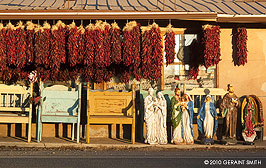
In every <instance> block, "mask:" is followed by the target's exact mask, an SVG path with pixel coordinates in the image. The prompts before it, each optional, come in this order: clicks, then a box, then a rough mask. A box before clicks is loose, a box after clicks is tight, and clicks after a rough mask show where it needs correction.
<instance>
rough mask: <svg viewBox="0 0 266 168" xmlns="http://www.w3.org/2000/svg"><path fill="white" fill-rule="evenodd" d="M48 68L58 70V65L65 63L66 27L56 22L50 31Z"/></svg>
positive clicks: (60, 22)
mask: <svg viewBox="0 0 266 168" xmlns="http://www.w3.org/2000/svg"><path fill="white" fill-rule="evenodd" d="M51 33H52V40H51V42H52V43H51V55H50V68H52V69H56V70H59V69H60V65H61V64H64V63H66V45H65V41H66V25H65V24H64V23H63V22H62V21H58V22H57V24H56V25H53V27H52V29H51Z"/></svg>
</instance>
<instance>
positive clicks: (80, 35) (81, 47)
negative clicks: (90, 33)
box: [77, 25, 86, 64]
mask: <svg viewBox="0 0 266 168" xmlns="http://www.w3.org/2000/svg"><path fill="white" fill-rule="evenodd" d="M77 41H78V58H77V63H78V64H81V63H83V58H84V55H85V53H86V50H85V45H86V44H85V29H84V27H83V25H80V26H79V27H78V32H77Z"/></svg>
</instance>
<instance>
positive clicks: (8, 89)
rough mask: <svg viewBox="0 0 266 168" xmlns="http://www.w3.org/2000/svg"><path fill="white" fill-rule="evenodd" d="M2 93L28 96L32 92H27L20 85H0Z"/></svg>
mask: <svg viewBox="0 0 266 168" xmlns="http://www.w3.org/2000/svg"><path fill="white" fill-rule="evenodd" d="M0 93H1V94H3V93H9V94H27V93H30V90H26V89H25V88H23V87H22V86H19V85H5V84H0Z"/></svg>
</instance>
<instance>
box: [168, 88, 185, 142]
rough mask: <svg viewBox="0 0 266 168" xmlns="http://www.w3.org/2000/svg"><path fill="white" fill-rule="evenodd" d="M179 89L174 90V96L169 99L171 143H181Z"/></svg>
mask: <svg viewBox="0 0 266 168" xmlns="http://www.w3.org/2000/svg"><path fill="white" fill-rule="evenodd" d="M180 105H181V101H180V89H179V88H178V87H176V88H175V95H174V96H173V97H172V98H171V120H172V126H173V137H172V140H171V143H174V144H179V143H183V134H182V129H181V125H182V124H181V118H182V112H181V109H180Z"/></svg>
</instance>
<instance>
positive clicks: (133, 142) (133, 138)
mask: <svg viewBox="0 0 266 168" xmlns="http://www.w3.org/2000/svg"><path fill="white" fill-rule="evenodd" d="M131 141H132V144H135V124H132V130H131Z"/></svg>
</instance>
